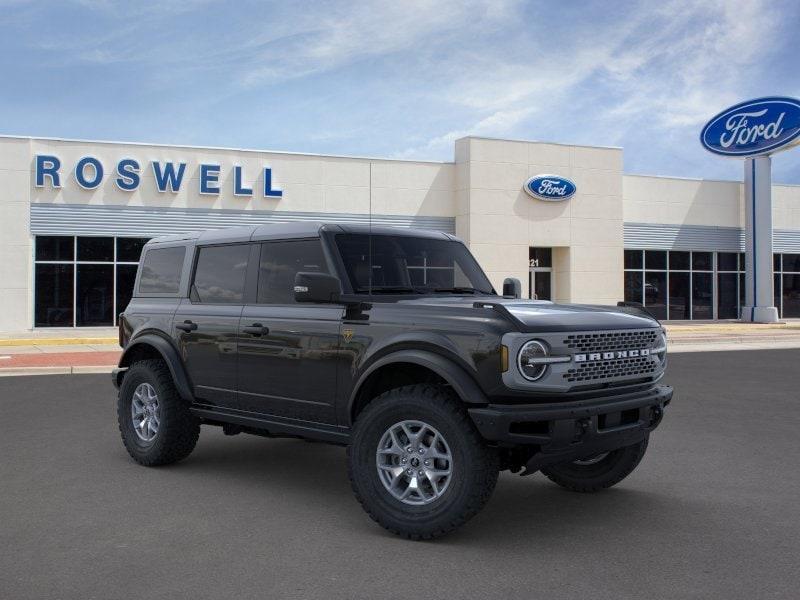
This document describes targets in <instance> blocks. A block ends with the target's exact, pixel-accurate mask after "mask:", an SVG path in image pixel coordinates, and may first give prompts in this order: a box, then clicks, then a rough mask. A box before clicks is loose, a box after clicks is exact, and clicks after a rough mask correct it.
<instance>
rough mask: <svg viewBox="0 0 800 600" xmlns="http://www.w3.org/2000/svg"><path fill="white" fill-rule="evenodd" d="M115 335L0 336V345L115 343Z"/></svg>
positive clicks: (97, 344)
mask: <svg viewBox="0 0 800 600" xmlns="http://www.w3.org/2000/svg"><path fill="white" fill-rule="evenodd" d="M118 343H119V340H118V339H117V338H115V337H85V338H9V339H4V338H0V346H83V345H86V346H92V345H94V346H105V345H111V344H113V345H115V346H116V345H117V344H118Z"/></svg>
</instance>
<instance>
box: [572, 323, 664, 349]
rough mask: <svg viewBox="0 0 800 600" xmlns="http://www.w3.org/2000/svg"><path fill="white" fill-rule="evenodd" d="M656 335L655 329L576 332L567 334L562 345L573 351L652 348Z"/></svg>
mask: <svg viewBox="0 0 800 600" xmlns="http://www.w3.org/2000/svg"><path fill="white" fill-rule="evenodd" d="M657 337H658V330H657V329H645V330H636V329H634V330H630V331H628V330H625V329H623V330H620V331H607V332H603V333H576V334H574V335H568V336H567V337H566V339H565V340H564V345H565V346H566V347H567V348H570V349H571V350H572V351H573V352H576V353H577V352H584V353H588V352H610V351H612V350H638V349H640V348H652V347H653V345H654V344H655V342H656V338H657Z"/></svg>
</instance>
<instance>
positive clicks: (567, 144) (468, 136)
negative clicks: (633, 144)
mask: <svg viewBox="0 0 800 600" xmlns="http://www.w3.org/2000/svg"><path fill="white" fill-rule="evenodd" d="M468 139H473V140H490V141H493V142H517V143H523V144H548V145H550V146H576V147H578V148H599V149H601V150H622V146H597V145H590V144H569V143H566V142H548V141H546V140H522V139H518V138H498V137H490V136H486V135H465V136H464V137H460V138H458V139H457V140H456V141H459V140H468Z"/></svg>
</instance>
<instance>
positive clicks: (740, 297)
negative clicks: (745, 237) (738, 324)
mask: <svg viewBox="0 0 800 600" xmlns="http://www.w3.org/2000/svg"><path fill="white" fill-rule="evenodd" d="M743 271H744V254H741V253H739V252H718V253H717V318H718V319H738V318H739V316H740V315H741V310H742V305H743V304H744V284H743V278H744V273H743Z"/></svg>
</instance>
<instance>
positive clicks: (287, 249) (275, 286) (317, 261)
mask: <svg viewBox="0 0 800 600" xmlns="http://www.w3.org/2000/svg"><path fill="white" fill-rule="evenodd" d="M300 271H304V272H308V273H327V272H328V267H327V265H326V263H325V257H324V255H323V254H322V247H321V246H320V241H319V240H298V241H293V242H269V243H266V244H262V245H261V265H260V268H259V272H258V302H259V304H292V303H293V302H294V277H295V275H297V273H298V272H300Z"/></svg>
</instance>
